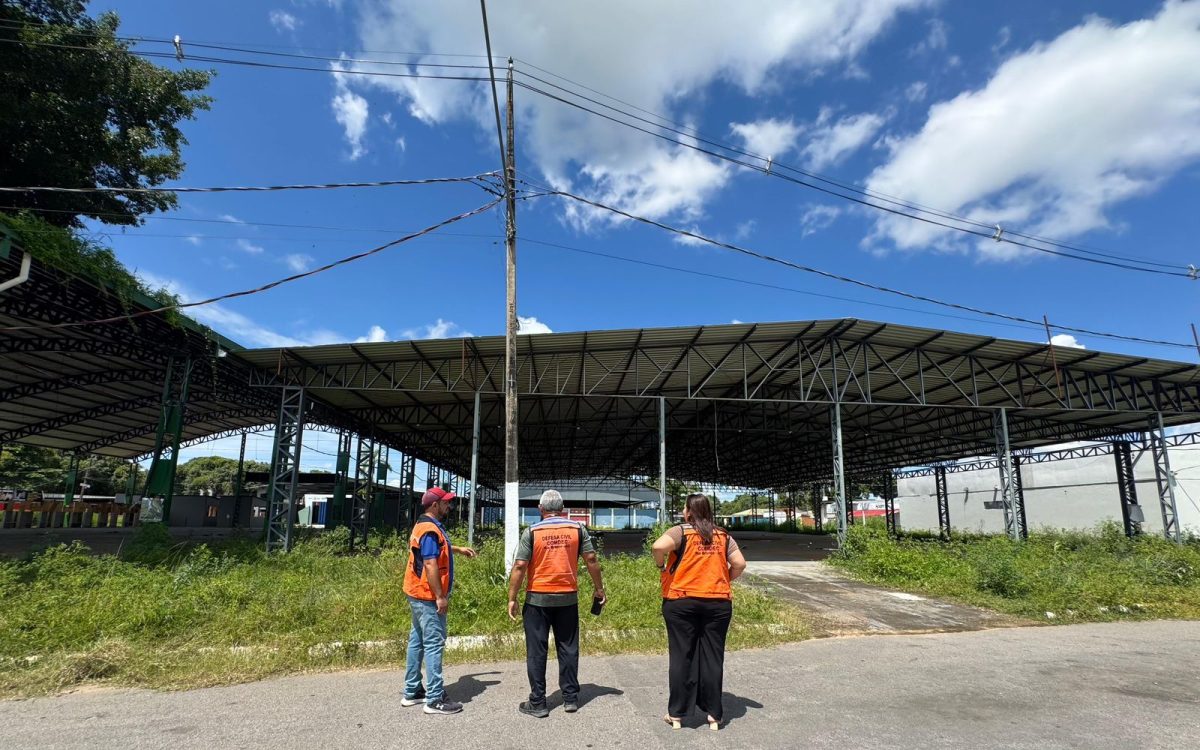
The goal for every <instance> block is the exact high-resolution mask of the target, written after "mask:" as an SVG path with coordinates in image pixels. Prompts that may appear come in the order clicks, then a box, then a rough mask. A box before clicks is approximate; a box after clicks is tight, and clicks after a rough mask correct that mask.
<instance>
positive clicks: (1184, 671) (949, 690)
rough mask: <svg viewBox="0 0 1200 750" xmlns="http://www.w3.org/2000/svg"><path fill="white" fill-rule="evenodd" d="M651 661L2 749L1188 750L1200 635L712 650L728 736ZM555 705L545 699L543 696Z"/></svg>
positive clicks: (39, 707) (249, 695) (160, 721)
mask: <svg viewBox="0 0 1200 750" xmlns="http://www.w3.org/2000/svg"><path fill="white" fill-rule="evenodd" d="M665 671H666V660H665V658H663V657H660V656H624V657H609V658H594V659H587V658H586V656H585V660H584V663H583V669H582V674H581V679H582V681H583V682H584V683H585V688H584V692H583V696H582V697H583V701H584V705H583V708H582V709H581V710H580V712H579V713H577V714H575V715H567V714H564V713H562V711H561V710H554V711H552V712H551V714H550V718H548V719H544V720H537V719H530V718H528V717H525V716H521V715H519V714H517V713H516V710H515V707H516V704H517V702H518V701H520V700H521V699H522V698H523V695H524V693H525V690H526V687H525V677H524V665H523V664H517V663H501V664H483V665H464V666H458V667H452V668H450V669H448V670H447V673H448V674H447V676H448V681H449V683H451V685H452V687H451V695H452V696H453V697H454V698H456V699H459V700H463V701H465V702H466V703H467V709H466V712H465V713H463V714H462V715H459V716H453V717H443V716H425V715H422V714H420V713H418V712H417V711H418V710H417V709H402V708H400V707H399V705H398V703H397V693H398V691H399V690H400V686H401V680H402V677H401V675H400V674H399V673H398V672H392V671H388V672H357V673H341V674H329V675H309V676H302V677H290V678H285V679H279V680H272V681H267V682H260V683H255V684H250V685H240V686H235V687H228V688H212V689H206V690H195V691H191V692H185V693H153V692H147V691H122V692H115V691H104V692H95V691H93V692H84V693H79V694H75V695H68V696H64V697H60V698H48V699H37V700H29V701H21V702H9V703H0V715H2V716H3V717H4V719H5V720H4V721H3V722H0V747H3V748H47V749H48V750H49V749H66V748H72V749H73V748H120V749H121V750H135V749H137V748H156V749H157V748H162V747H169V748H171V749H172V750H189V749H191V748H203V749H204V750H210V749H216V748H264V749H267V750H270V749H274V748H287V749H288V750H297V749H299V748H320V749H321V750H336V749H338V748H356V749H358V748H413V747H435V746H445V747H453V748H521V749H522V750H527V749H528V748H536V747H553V748H638V749H639V750H641V749H645V748H677V747H680V746H682V745H684V744H686V745H688V746H694V747H713V748H718V747H720V748H729V747H737V748H773V749H776V748H792V747H803V748H836V749H837V750H845V749H846V748H856V747H914V748H915V747H921V748H954V750H961V748H968V747H969V748H1039V749H1040V748H1089V749H1093V748H1094V749H1104V748H1183V747H1200V721H1198V720H1197V719H1198V717H1200V683H1198V682H1197V680H1196V679H1195V675H1196V674H1197V673H1198V672H1200V623H1192V622H1150V623H1120V624H1103V625H1080V626H1069V627H1053V628H1052V627H1042V628H1010V629H1002V630H986V631H979V632H972V633H946V634H936V635H915V636H913V635H896V636H881V637H871V638H833V639H823V640H814V641H808V642H805V643H799V644H793V645H790V646H785V647H782V648H775V649H769V650H761V651H742V652H737V653H734V654H730V655H729V658H728V661H727V671H726V684H725V689H726V693H727V702H726V706H727V710H726V716H727V718H728V719H729V725H728V726H727V727H726V728H725V729H724V730H722V732H721V733H719V734H714V733H711V732H709V731H708V730H707V729H703V728H697V727H699V726H700V725H699V719H700V718H701V717H696V716H693V717H692V719H691V720H690V722H689V724H690V728H685V729H684V730H683V731H681V732H671V731H670V730H669V729H668V728H667V727H666V726H664V725H663V724H661V723H660V722H659V719H658V717H659V716H660V715H661V714H662V713H663V711H664V710H665V705H664V704H665V700H666V696H665ZM556 698H557V696H555V699H556Z"/></svg>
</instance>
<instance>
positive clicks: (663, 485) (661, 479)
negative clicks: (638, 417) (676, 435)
mask: <svg viewBox="0 0 1200 750" xmlns="http://www.w3.org/2000/svg"><path fill="white" fill-rule="evenodd" d="M658 522H659V523H666V522H667V400H666V399H665V398H663V397H662V396H659V397H658Z"/></svg>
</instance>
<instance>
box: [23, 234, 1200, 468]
mask: <svg viewBox="0 0 1200 750" xmlns="http://www.w3.org/2000/svg"><path fill="white" fill-rule="evenodd" d="M18 260H19V253H18V252H11V253H9V254H8V255H7V256H4V255H3V254H0V278H10V277H12V276H14V275H16V273H17V269H18V265H19V264H18ZM152 304H153V302H152V301H151V300H145V299H143V300H133V301H132V302H131V303H129V305H128V308H127V307H126V306H125V305H123V304H122V302H121V301H120V300H118V299H117V298H116V297H115V296H114V295H113V294H111V293H108V292H106V291H104V290H102V289H101V288H99V287H98V286H97V285H96V284H95V283H93V282H90V281H87V280H83V279H80V278H78V277H75V276H72V275H70V274H65V273H62V272H60V271H55V270H53V269H50V268H47V267H45V266H43V265H42V264H40V263H36V262H35V263H34V265H33V270H32V273H31V276H30V279H29V281H27V282H26V283H24V284H22V285H20V286H18V287H15V288H13V289H10V290H8V291H7V292H5V293H3V294H0V327H10V326H39V327H38V328H36V329H31V330H22V331H8V332H5V333H4V335H3V336H2V337H0V442H11V441H20V442H25V443H32V444H35V445H42V446H46V447H51V448H59V449H65V450H73V451H80V452H93V453H100V454H106V455H113V456H124V457H132V456H138V455H143V454H145V453H146V452H147V451H149V450H150V449H151V448H152V447H153V442H154V433H155V428H156V425H157V422H158V419H159V415H160V400H161V398H162V390H163V381H164V378H165V374H166V372H167V370H168V365H169V362H170V360H171V359H172V358H173V357H174V358H176V359H178V358H190V359H191V360H192V361H193V379H192V383H191V387H190V393H189V397H188V405H187V412H186V416H185V425H184V431H183V439H184V440H189V439H193V438H201V437H204V436H207V435H212V434H216V433H221V432H225V431H229V430H235V429H238V428H244V427H250V426H258V425H262V424H264V423H271V422H273V421H274V420H275V418H276V416H277V415H278V413H279V404H280V393H279V390H280V387H282V386H302V387H304V388H305V389H306V391H307V394H308V397H309V403H310V409H309V412H308V414H307V415H306V419H307V421H309V422H315V423H320V424H324V425H329V426H333V427H337V428H345V429H350V430H355V431H359V432H361V433H366V434H373V436H374V437H375V438H376V439H377V440H378V441H380V442H382V443H384V444H387V445H389V446H392V447H394V448H397V449H400V450H403V451H405V452H407V453H409V454H411V455H414V456H416V457H417V458H420V459H421V460H423V461H428V462H431V463H433V464H434V465H436V466H440V467H442V468H445V469H450V470H451V471H453V472H455V473H457V474H459V475H462V476H466V475H468V474H469V473H470V461H471V447H472V423H473V417H474V399H475V395H476V393H478V394H479V401H480V406H481V408H480V421H481V428H482V429H481V433H482V434H481V443H480V457H479V472H480V473H479V478H480V482H481V483H482V484H484V485H486V486H492V487H497V486H499V485H500V484H501V483H502V481H501V480H502V477H503V445H502V439H503V429H502V414H503V412H502V406H503V395H502V387H501V382H500V379H501V377H502V372H503V359H504V340H503V338H502V337H482V338H470V339H442V340H432V341H403V342H391V343H377V344H339V345H331V346H321V347H307V348H297V349H256V350H244V349H241V348H240V347H238V346H237V345H236V344H234V343H233V342H231V341H228V340H227V339H223V338H221V337H220V336H218V335H216V334H214V333H213V332H211V331H208V330H207V329H204V328H203V327H200V326H198V325H195V324H193V323H190V322H189V321H183V322H180V323H176V324H171V323H170V322H168V321H165V320H162V319H160V318H159V317H157V316H146V317H140V318H137V319H136V321H132V322H131V321H125V322H122V323H118V324H107V325H99V326H85V327H80V328H47V327H45V326H47V325H52V324H58V323H63V322H70V321H81V320H91V319H97V318H105V317H110V316H119V315H122V314H125V313H128V312H135V311H140V310H145V309H147V307H148V306H150V305H152ZM218 349H222V350H225V351H227V352H229V354H228V356H224V357H219V356H217V354H218V351H217V350H218ZM518 350H519V360H520V361H519V363H518V364H519V378H518V389H519V392H520V394H521V408H520V420H521V429H520V456H521V458H520V473H521V476H522V478H523V479H524V480H527V481H528V480H557V479H565V478H571V477H605V476H608V477H620V478H627V477H629V476H648V475H656V474H657V473H658V450H659V448H658V430H659V410H660V408H661V409H662V410H663V412H664V413H665V424H666V429H667V457H668V473H669V474H670V475H671V476H675V477H680V478H685V479H689V480H696V481H703V482H710V483H714V484H724V485H736V486H758V487H769V486H774V487H782V486H790V485H794V484H798V483H803V482H809V481H821V480H823V479H825V478H827V477H829V476H830V475H831V473H832V456H831V453H832V451H831V447H830V446H831V440H830V427H831V413H832V409H833V406H834V405H835V404H836V405H837V408H838V409H839V410H840V414H841V420H842V429H843V434H844V445H845V459H846V468H847V471H848V472H849V473H851V474H859V475H869V474H872V473H878V472H881V471H884V470H886V469H894V468H899V467H903V466H912V465H919V464H926V463H930V462H936V461H944V460H952V459H958V458H963V457H969V456H978V455H981V454H990V453H992V452H994V450H995V442H994V427H995V419H994V417H995V415H996V414H997V413H998V412H999V410H1000V409H1004V410H1006V413H1007V418H1008V424H1009V431H1010V434H1011V436H1012V442H1013V445H1014V447H1035V446H1042V445H1048V444H1053V443H1059V442H1063V441H1068V440H1094V439H1104V438H1112V437H1119V436H1123V435H1128V434H1131V433H1138V432H1142V431H1144V430H1146V429H1147V428H1148V427H1149V426H1150V425H1151V424H1152V422H1154V423H1156V422H1155V420H1157V416H1158V415H1159V414H1161V415H1162V421H1163V423H1164V424H1166V425H1173V424H1182V423H1188V422H1195V421H1198V420H1200V377H1198V376H1200V367H1197V366H1195V365H1188V364H1181V363H1177V362H1167V361H1162V360H1154V359H1147V358H1142V357H1131V356H1124V355H1119V354H1110V353H1105V352H1098V351H1091V350H1080V349H1063V348H1056V349H1055V350H1054V352H1053V355H1054V356H1050V355H1051V352H1050V351H1049V348H1048V347H1047V346H1046V345H1044V344H1036V343H1027V342H1018V341H1009V340H1001V339H995V338H989V337H985V336H976V335H969V334H959V333H951V332H947V331H938V330H929V329H922V328H913V327H908V326H901V325H892V324H885V323H875V322H869V321H863V320H854V319H847V320H822V321H802V322H787V323H763V324H754V325H750V324H743V325H722V326H702V327H688V328H661V329H641V330H624V331H595V332H585V333H555V334H543V335H535V336H521V337H519V340H518Z"/></svg>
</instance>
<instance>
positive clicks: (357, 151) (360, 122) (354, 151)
mask: <svg viewBox="0 0 1200 750" xmlns="http://www.w3.org/2000/svg"><path fill="white" fill-rule="evenodd" d="M333 69H334V70H339V71H340V70H345V69H346V66H344V65H340V64H338V63H335V64H334V65H333ZM348 78H349V76H347V75H345V74H344V73H334V75H333V79H334V95H333V101H332V102H330V105H329V106H330V107H331V108H332V109H333V118H334V119H335V120H337V122H338V125H341V126H342V131H343V133H344V135H345V138H346V144H347V145H349V146H350V160H351V161H355V160H357V159H358V158H359V157H361V156H362V155H363V154H365V153H367V147H366V145H364V143H363V139H365V138H366V135H367V118H368V117H369V115H370V112H371V108H370V105H368V104H367V100H366V98H365V97H363V96H362V95H361V94H358V93H356V92H354V91H352V90H351V89H350V83H349V81H348Z"/></svg>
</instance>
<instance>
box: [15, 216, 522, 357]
mask: <svg viewBox="0 0 1200 750" xmlns="http://www.w3.org/2000/svg"><path fill="white" fill-rule="evenodd" d="M502 200H503V199H502V198H497V199H495V200H493V201H491V202H489V203H486V204H484V205H482V206H480V207H479V208H475V209H472V210H470V211H467V212H465V213H461V214H458V215H457V216H452V217H450V218H449V219H444V220H442V221H440V222H438V223H436V224H431V225H430V226H428V227H425V228H424V229H421V230H419V231H416V232H412V233H410V234H407V235H405V236H404V237H400V238H399V239H395V240H392V241H391V242H386V243H384V244H382V245H379V246H377V247H373V248H371V249H370V250H365V251H363V252H361V253H356V254H354V255H350V256H347V257H345V258H342V259H340V260H336V261H333V262H332V263H326V264H325V265H323V266H320V267H318V268H314V269H312V270H311V271H305V272H303V273H297V274H293V275H291V276H286V277H284V278H282V279H276V280H275V281H272V282H270V283H267V284H263V285H262V286H258V287H255V288H253V289H245V290H242V291H240V292H229V293H227V294H222V295H219V296H217V297H210V298H208V299H204V300H199V301H196V302H182V303H180V304H177V305H163V306H162V307H156V308H153V309H150V310H141V311H138V312H133V313H127V314H125V315H115V316H113V317H110V318H100V319H96V320H80V321H68V322H65V323H50V324H43V325H21V326H6V327H3V328H0V333H9V332H13V331H29V330H51V329H60V328H79V327H82V326H90V325H103V324H107V323H121V322H125V321H129V320H132V319H134V318H141V317H144V316H148V315H157V314H159V313H163V312H167V311H168V310H184V309H187V308H192V307H200V306H202V305H210V304H213V303H214V302H222V301H224V300H229V299H235V298H238V297H248V296H250V295H253V294H260V293H262V292H266V291H269V290H271V289H274V288H275V287H277V286H282V285H283V284H287V283H289V282H292V281H298V280H300V279H304V278H308V277H309V276H315V275H317V274H319V273H323V272H325V271H328V270H330V269H332V268H336V267H338V266H342V265H345V264H347V263H353V262H354V261H356V260H361V259H362V258H366V257H367V256H370V255H374V254H376V253H379V252H383V251H384V250H387V249H388V248H392V247H395V246H396V245H400V244H403V243H405V242H408V241H410V240H415V239H417V238H418V237H423V236H424V235H426V234H430V233H432V232H435V231H437V230H438V229H440V228H442V227H444V226H448V225H450V224H454V223H455V222H458V221H462V220H463V219H468V218H470V217H472V216H476V215H478V214H481V213H483V212H485V211H488V210H490V209H492V208H493V207H495V206H496V205H497V204H499V203H500V202H501V201H502Z"/></svg>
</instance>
